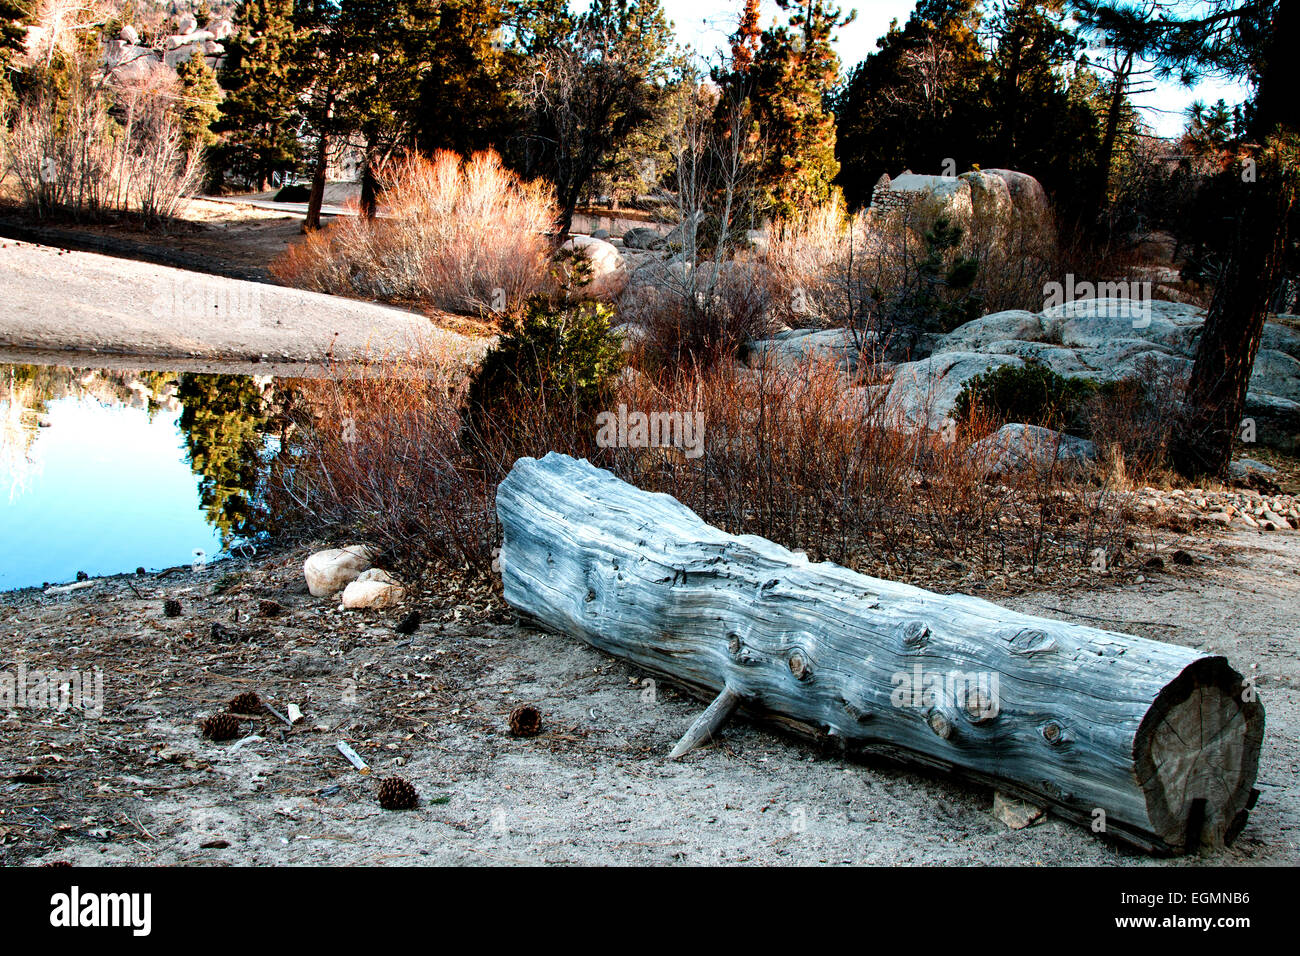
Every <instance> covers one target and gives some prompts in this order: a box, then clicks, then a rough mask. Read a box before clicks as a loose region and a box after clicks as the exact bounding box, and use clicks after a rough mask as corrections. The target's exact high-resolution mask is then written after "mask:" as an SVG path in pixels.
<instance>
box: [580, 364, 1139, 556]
mask: <svg viewBox="0 0 1300 956" xmlns="http://www.w3.org/2000/svg"><path fill="white" fill-rule="evenodd" d="M879 395H880V393H879V392H876V391H873V390H871V389H845V388H844V385H843V378H842V375H841V373H840V372H839V370H838V368H837V367H836V366H835V364H834V363H833V362H830V361H827V360H824V359H819V358H815V357H814V358H810V359H809V360H807V361H805V362H804V363H802V364H800V365H798V366H794V367H784V368H780V369H775V368H764V369H758V370H744V369H737V368H735V367H730V366H719V367H716V368H714V369H711V370H708V371H704V372H699V371H691V372H689V373H684V374H682V375H679V376H678V377H677V379H676V380H675V381H673V382H672V383H671V384H669V385H667V386H665V385H661V384H656V383H655V382H653V381H652V380H649V379H644V378H638V377H629V378H628V379H626V380H625V384H624V391H623V393H622V394H621V395H620V397H619V401H620V402H622V403H625V404H626V405H627V406H628V407H629V408H639V409H643V410H676V411H681V412H687V411H699V412H702V413H703V414H704V420H705V437H704V442H703V453H702V454H701V455H699V456H698V457H688V456H686V455H685V454H684V453H682V452H680V451H676V450H672V449H668V450H664V449H641V450H637V449H620V450H618V451H617V452H616V453H612V454H608V455H607V456H606V457H605V458H604V459H602V462H603V463H604V464H605V465H606V467H610V468H612V469H613V470H614V471H615V472H616V473H618V474H619V475H620V476H622V477H624V478H625V479H626V480H628V481H631V482H633V483H635V484H638V485H640V486H642V487H646V488H650V489H652V490H656V491H665V492H668V493H670V494H672V495H674V496H675V497H677V498H678V499H679V500H681V501H682V502H683V503H685V504H686V505H688V506H689V507H691V508H692V509H694V510H695V511H696V512H698V513H699V514H700V515H701V516H702V517H704V519H705V520H706V521H709V522H711V523H713V524H717V525H719V526H721V527H723V528H725V529H727V530H729V531H732V532H734V533H752V534H759V535H763V536H764V537H768V538H772V539H773V540H776V541H778V542H780V543H782V544H785V545H786V546H787V547H792V548H802V549H806V550H807V551H808V552H809V554H810V555H812V556H814V557H820V558H828V559H831V560H834V561H837V562H839V563H842V564H846V565H849V566H852V567H855V568H857V569H859V570H865V571H868V572H871V573H877V574H886V575H896V576H912V575H916V574H919V573H924V574H932V573H933V572H934V570H935V569H936V568H944V567H946V566H948V565H955V566H959V567H961V568H964V569H969V570H972V571H979V572H982V573H985V574H997V573H1015V574H1018V573H1021V572H1022V570H1027V571H1028V572H1031V573H1038V572H1041V571H1043V570H1045V569H1059V568H1062V567H1066V568H1070V567H1073V568H1076V569H1079V568H1082V567H1083V565H1084V563H1085V562H1086V561H1087V560H1088V559H1089V556H1090V555H1092V554H1093V552H1094V551H1095V549H1097V548H1102V549H1103V550H1107V551H1108V553H1110V552H1111V551H1113V550H1115V549H1117V548H1118V542H1121V541H1122V540H1123V533H1124V527H1125V522H1126V517H1125V514H1124V508H1123V505H1124V501H1125V499H1124V497H1123V496H1122V495H1120V494H1119V493H1118V492H1116V491H1115V490H1114V489H1112V488H1110V487H1108V486H1106V485H1101V486H1098V485H1096V484H1090V483H1089V482H1088V481H1086V480H1083V479H1082V478H1080V477H1079V476H1076V475H1075V474H1073V473H1071V472H1069V471H1068V470H1067V469H1066V467H1065V466H1053V467H1051V468H1048V469H1046V470H1040V471H1036V472H1026V473H1023V474H1019V475H1010V476H1001V477H997V478H994V477H992V476H990V475H989V474H988V473H987V471H986V468H985V466H984V465H983V463H982V462H981V461H980V460H979V459H978V458H977V457H976V456H973V455H971V454H970V453H969V452H968V447H969V445H968V444H967V442H966V441H965V440H964V439H960V440H955V441H954V440H949V438H946V437H945V436H943V435H940V434H937V433H934V432H930V431H926V430H913V431H905V430H901V429H899V428H897V427H896V423H895V422H894V421H893V420H892V416H891V415H890V414H889V413H888V412H887V410H886V409H885V408H884V407H883V405H882V402H881V399H880V397H879ZM986 430H987V428H983V429H981V428H978V427H971V428H969V429H962V431H963V432H967V431H969V432H971V433H975V434H978V433H981V432H982V431H986ZM949 437H950V436H949Z"/></svg>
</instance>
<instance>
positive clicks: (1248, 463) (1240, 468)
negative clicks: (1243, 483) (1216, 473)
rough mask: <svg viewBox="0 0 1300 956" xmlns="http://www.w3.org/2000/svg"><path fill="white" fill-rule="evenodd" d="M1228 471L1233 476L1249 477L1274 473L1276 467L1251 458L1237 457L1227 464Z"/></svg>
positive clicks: (1275, 472)
mask: <svg viewBox="0 0 1300 956" xmlns="http://www.w3.org/2000/svg"><path fill="white" fill-rule="evenodd" d="M1228 473H1229V474H1231V475H1232V477H1234V478H1249V477H1251V476H1252V475H1264V476H1266V477H1267V476H1270V475H1276V474H1277V469H1276V468H1273V467H1271V466H1270V465H1266V464H1264V463H1263V462H1262V461H1256V460H1255V459H1253V458H1238V459H1237V460H1236V461H1234V462H1232V463H1231V464H1229V465H1228Z"/></svg>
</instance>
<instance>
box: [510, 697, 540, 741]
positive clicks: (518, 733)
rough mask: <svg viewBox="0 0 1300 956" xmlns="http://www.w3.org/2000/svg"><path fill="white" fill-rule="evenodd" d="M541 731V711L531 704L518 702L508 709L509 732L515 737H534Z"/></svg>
mask: <svg viewBox="0 0 1300 956" xmlns="http://www.w3.org/2000/svg"><path fill="white" fill-rule="evenodd" d="M541 732H542V712H541V711H540V710H538V709H537V708H536V707H534V706H533V705H532V704H520V705H519V706H518V707H516V708H515V709H514V710H512V711H510V733H511V734H512V735H513V736H515V737H536V736H537V735H538V734H540V733H541Z"/></svg>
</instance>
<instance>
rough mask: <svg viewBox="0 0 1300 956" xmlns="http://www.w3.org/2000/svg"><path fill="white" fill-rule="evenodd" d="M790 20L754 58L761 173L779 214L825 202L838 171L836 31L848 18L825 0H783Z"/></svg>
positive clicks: (771, 34)
mask: <svg viewBox="0 0 1300 956" xmlns="http://www.w3.org/2000/svg"><path fill="white" fill-rule="evenodd" d="M777 5H778V6H779V7H780V8H781V10H782V11H784V12H786V13H788V14H789V22H788V24H787V25H782V26H777V27H775V28H774V29H771V30H768V31H766V32H765V33H764V34H763V42H762V45H761V46H760V48H759V52H758V55H757V58H756V60H755V64H754V77H755V79H754V106H755V113H756V116H757V120H758V123H759V126H760V128H761V129H762V131H763V137H764V143H763V161H762V165H761V171H760V176H761V178H762V184H763V187H764V191H765V195H766V202H767V205H768V207H769V208H770V211H771V212H772V214H773V215H775V216H776V217H777V218H789V217H793V216H794V215H796V214H797V213H798V212H799V211H800V210H805V209H808V208H810V207H812V206H817V205H820V204H822V203H825V202H826V201H827V200H829V199H830V197H831V193H832V185H833V182H834V180H835V177H836V176H837V175H838V174H839V171H840V164H839V161H838V160H837V159H836V158H835V115H834V114H833V113H832V112H831V110H830V107H829V98H830V93H831V91H832V89H833V88H834V87H835V85H836V83H837V82H838V80H839V68H840V61H839V57H838V56H837V55H836V53H835V49H834V47H833V46H832V45H831V44H832V41H833V39H834V37H835V31H836V30H837V29H839V28H840V27H842V26H844V25H846V24H848V23H850V22H851V21H852V20H853V18H854V13H853V12H850V13H849V14H848V15H847V16H843V15H842V14H841V12H840V8H839V7H837V6H834V5H833V4H832V3H829V2H826V0H777Z"/></svg>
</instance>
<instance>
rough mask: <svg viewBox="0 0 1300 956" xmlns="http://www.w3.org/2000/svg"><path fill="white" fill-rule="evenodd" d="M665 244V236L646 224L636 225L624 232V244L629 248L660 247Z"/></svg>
mask: <svg viewBox="0 0 1300 956" xmlns="http://www.w3.org/2000/svg"><path fill="white" fill-rule="evenodd" d="M663 244H664V237H663V236H661V235H660V234H659V233H658V232H657V231H655V230H654V229H650V228H647V227H646V226H636V227H635V228H632V229H629V230H628V231H627V232H625V233H623V245H624V246H626V247H627V248H629V249H659V248H661V247H662V246H663Z"/></svg>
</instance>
